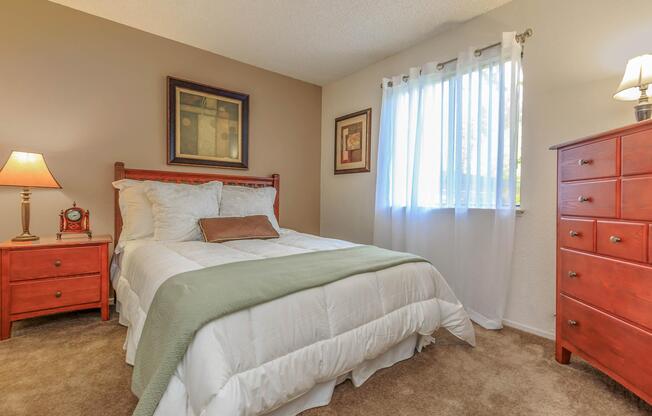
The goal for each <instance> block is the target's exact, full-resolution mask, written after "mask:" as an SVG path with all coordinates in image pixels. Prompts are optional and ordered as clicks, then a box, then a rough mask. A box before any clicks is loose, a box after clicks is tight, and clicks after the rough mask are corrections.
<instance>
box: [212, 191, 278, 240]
mask: <svg viewBox="0 0 652 416" xmlns="http://www.w3.org/2000/svg"><path fill="white" fill-rule="evenodd" d="M275 199H276V188H272V187H271V186H266V187H263V188H251V187H248V186H231V185H227V186H225V187H224V188H223V189H222V200H221V201H220V217H244V216H247V215H267V218H269V222H270V223H272V227H274V229H275V230H276V232H280V231H281V229H280V227H279V226H278V221H277V220H276V216H275V215H274V200H275Z"/></svg>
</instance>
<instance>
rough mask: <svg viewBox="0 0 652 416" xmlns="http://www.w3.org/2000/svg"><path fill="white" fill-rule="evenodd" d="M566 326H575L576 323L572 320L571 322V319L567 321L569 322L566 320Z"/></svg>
mask: <svg viewBox="0 0 652 416" xmlns="http://www.w3.org/2000/svg"><path fill="white" fill-rule="evenodd" d="M568 325H570V326H577V321H574V320H572V319H569V320H568Z"/></svg>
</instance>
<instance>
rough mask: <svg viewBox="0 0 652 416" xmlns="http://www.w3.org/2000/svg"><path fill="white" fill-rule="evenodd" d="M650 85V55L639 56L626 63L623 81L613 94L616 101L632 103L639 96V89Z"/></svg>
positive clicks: (651, 79) (651, 69) (651, 74)
mask: <svg viewBox="0 0 652 416" xmlns="http://www.w3.org/2000/svg"><path fill="white" fill-rule="evenodd" d="M651 83H652V55H641V56H637V57H636V58H632V59H630V60H629V61H628V62H627V67H626V68H625V75H624V76H623V80H622V81H620V85H619V86H618V89H617V90H616V94H614V98H615V99H616V100H621V101H634V100H638V98H639V97H640V96H641V92H640V90H639V87H641V86H645V85H647V84H651Z"/></svg>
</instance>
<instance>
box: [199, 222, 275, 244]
mask: <svg viewBox="0 0 652 416" xmlns="http://www.w3.org/2000/svg"><path fill="white" fill-rule="evenodd" d="M199 228H201V232H202V234H203V235H204V241H206V242H207V243H223V242H225V241H231V240H253V239H261V240H264V239H268V238H278V233H277V232H276V230H275V229H274V227H273V226H272V224H271V223H270V222H269V219H268V218H267V216H266V215H250V216H248V217H218V218H202V219H200V220H199Z"/></svg>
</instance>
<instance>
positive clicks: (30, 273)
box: [9, 246, 102, 281]
mask: <svg viewBox="0 0 652 416" xmlns="http://www.w3.org/2000/svg"><path fill="white" fill-rule="evenodd" d="M101 264H102V263H101V262H100V247H99V246H90V247H88V246H87V247H69V248H50V249H41V250H15V251H11V252H10V253H9V280H10V281H19V280H29V279H40V278H44V277H57V276H70V275H77V274H90V273H99V272H100V266H101Z"/></svg>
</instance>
